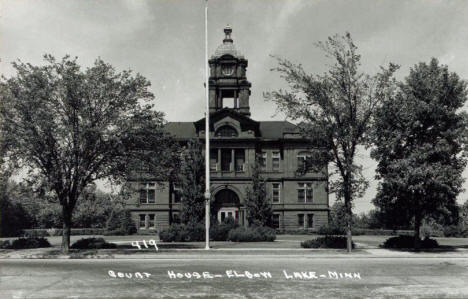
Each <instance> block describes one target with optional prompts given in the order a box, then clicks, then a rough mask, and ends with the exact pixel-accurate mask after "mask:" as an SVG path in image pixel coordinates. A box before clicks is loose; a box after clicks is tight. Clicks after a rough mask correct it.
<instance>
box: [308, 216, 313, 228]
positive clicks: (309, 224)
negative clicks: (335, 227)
mask: <svg viewBox="0 0 468 299" xmlns="http://www.w3.org/2000/svg"><path fill="white" fill-rule="evenodd" d="M307 227H309V228H312V227H314V214H307Z"/></svg>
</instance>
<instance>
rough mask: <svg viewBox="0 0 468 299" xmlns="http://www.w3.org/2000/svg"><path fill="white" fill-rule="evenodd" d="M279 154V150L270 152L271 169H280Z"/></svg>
mask: <svg viewBox="0 0 468 299" xmlns="http://www.w3.org/2000/svg"><path fill="white" fill-rule="evenodd" d="M280 161H281V155H280V152H279V151H273V152H272V153H271V169H272V170H273V171H278V170H279V169H280Z"/></svg>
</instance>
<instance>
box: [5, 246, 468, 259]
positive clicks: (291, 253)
mask: <svg viewBox="0 0 468 299" xmlns="http://www.w3.org/2000/svg"><path fill="white" fill-rule="evenodd" d="M272 256H274V257H275V258H296V257H301V258H468V249H465V248H463V249H461V248H457V249H453V250H451V251H433V252H419V253H416V252H407V251H396V250H388V249H382V248H370V249H359V248H358V249H355V250H353V252H352V253H350V254H348V253H347V252H346V250H344V249H303V248H213V249H210V250H205V249H202V248H192V249H187V248H184V249H177V248H171V249H169V248H163V249H161V250H159V251H156V250H154V249H153V250H148V249H146V250H138V249H98V250H72V251H71V252H70V253H69V254H62V253H61V251H60V248H59V247H51V248H36V249H22V250H0V259H248V258H254V259H262V258H271V257H272Z"/></svg>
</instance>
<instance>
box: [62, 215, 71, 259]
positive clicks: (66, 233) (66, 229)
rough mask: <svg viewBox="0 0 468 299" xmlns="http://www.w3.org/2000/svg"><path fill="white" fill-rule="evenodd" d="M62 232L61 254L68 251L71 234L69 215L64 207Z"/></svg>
mask: <svg viewBox="0 0 468 299" xmlns="http://www.w3.org/2000/svg"><path fill="white" fill-rule="evenodd" d="M62 216H63V231H62V252H63V253H68V252H69V250H70V233H71V213H70V212H69V211H68V209H67V208H66V207H62Z"/></svg>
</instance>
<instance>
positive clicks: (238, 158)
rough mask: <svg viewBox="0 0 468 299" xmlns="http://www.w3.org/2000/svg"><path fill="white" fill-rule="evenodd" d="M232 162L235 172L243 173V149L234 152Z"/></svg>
mask: <svg viewBox="0 0 468 299" xmlns="http://www.w3.org/2000/svg"><path fill="white" fill-rule="evenodd" d="M234 162H235V168H236V171H238V172H242V171H244V163H245V150H244V149H235V150H234Z"/></svg>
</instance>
